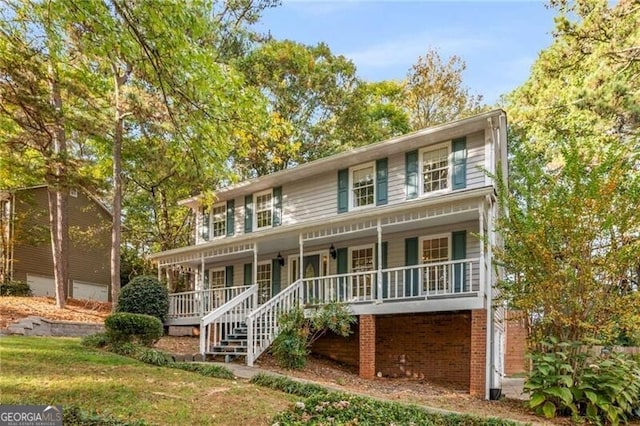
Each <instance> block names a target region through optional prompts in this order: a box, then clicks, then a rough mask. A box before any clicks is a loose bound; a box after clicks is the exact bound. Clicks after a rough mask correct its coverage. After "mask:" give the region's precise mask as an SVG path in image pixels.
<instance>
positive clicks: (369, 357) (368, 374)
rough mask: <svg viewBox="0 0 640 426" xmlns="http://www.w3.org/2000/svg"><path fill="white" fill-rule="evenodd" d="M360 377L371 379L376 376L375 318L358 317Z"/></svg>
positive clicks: (371, 316)
mask: <svg viewBox="0 0 640 426" xmlns="http://www.w3.org/2000/svg"><path fill="white" fill-rule="evenodd" d="M359 333H360V364H359V365H360V377H362V378H363V379H372V378H373V377H374V376H375V375H376V318H375V317H374V316H373V315H360V319H359Z"/></svg>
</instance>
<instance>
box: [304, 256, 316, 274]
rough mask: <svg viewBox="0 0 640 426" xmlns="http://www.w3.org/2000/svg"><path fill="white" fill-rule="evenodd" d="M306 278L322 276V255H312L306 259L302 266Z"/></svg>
mask: <svg viewBox="0 0 640 426" xmlns="http://www.w3.org/2000/svg"><path fill="white" fill-rule="evenodd" d="M302 270H303V271H304V278H315V277H319V276H320V255H319V254H312V255H310V256H305V257H304V263H303V265H302Z"/></svg>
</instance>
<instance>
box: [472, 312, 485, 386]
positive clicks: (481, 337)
mask: <svg viewBox="0 0 640 426" xmlns="http://www.w3.org/2000/svg"><path fill="white" fill-rule="evenodd" d="M470 363H471V365H470V368H469V372H470V375H471V377H470V380H469V393H470V394H471V395H473V396H477V397H480V398H485V397H486V395H485V379H486V378H485V373H486V365H487V311H486V310H485V309H476V310H473V311H471V360H470Z"/></svg>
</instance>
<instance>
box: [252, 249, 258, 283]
mask: <svg viewBox="0 0 640 426" xmlns="http://www.w3.org/2000/svg"><path fill="white" fill-rule="evenodd" d="M257 282H258V245H257V244H256V243H253V284H256V283H257Z"/></svg>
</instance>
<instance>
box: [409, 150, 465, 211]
mask: <svg viewBox="0 0 640 426" xmlns="http://www.w3.org/2000/svg"><path fill="white" fill-rule="evenodd" d="M405 166H406V169H405V189H406V195H407V199H411V198H416V197H418V196H420V195H429V194H437V193H442V192H447V191H452V190H457V189H464V188H466V186H467V138H466V137H461V138H457V139H453V140H451V141H449V142H445V143H441V144H438V145H433V146H428V147H425V148H422V149H421V150H415V151H410V152H406V153H405Z"/></svg>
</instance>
